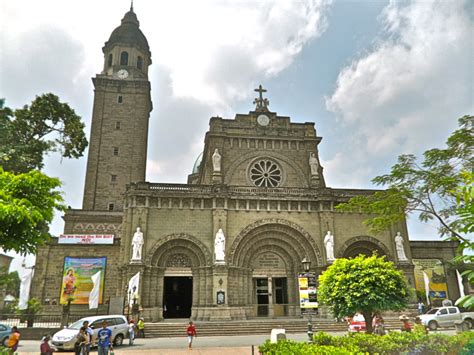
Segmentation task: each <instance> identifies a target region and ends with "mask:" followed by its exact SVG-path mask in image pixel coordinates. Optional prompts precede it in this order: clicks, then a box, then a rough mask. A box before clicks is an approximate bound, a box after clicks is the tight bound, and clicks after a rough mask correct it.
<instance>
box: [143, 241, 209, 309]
mask: <svg viewBox="0 0 474 355" xmlns="http://www.w3.org/2000/svg"><path fill="white" fill-rule="evenodd" d="M210 260H211V254H210V253H209V251H208V250H207V248H206V247H205V246H204V245H203V244H202V243H201V242H200V241H199V240H198V239H197V238H195V237H193V236H190V235H187V234H173V235H169V236H167V237H164V238H161V239H160V240H159V241H158V242H157V243H156V244H155V245H154V246H153V248H152V249H151V251H150V253H149V254H148V258H147V263H148V264H149V265H152V267H153V268H154V269H156V270H157V272H156V273H155V274H154V275H152V276H151V277H150V280H149V281H150V283H151V284H153V283H155V284H156V285H157V287H156V294H155V295H154V296H153V298H154V302H153V304H152V306H154V307H156V308H158V309H159V313H160V314H159V318H190V317H193V312H194V308H195V307H196V306H197V305H199V304H200V303H202V299H203V298H204V297H205V295H204V292H203V287H202V285H205V282H206V280H205V277H204V276H203V274H202V272H200V271H201V269H202V268H204V267H205V266H206V265H209V263H210Z"/></svg>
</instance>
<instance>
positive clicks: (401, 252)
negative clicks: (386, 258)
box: [395, 232, 408, 261]
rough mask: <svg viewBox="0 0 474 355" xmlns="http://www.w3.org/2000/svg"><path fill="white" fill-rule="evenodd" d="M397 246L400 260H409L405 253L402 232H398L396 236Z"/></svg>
mask: <svg viewBox="0 0 474 355" xmlns="http://www.w3.org/2000/svg"><path fill="white" fill-rule="evenodd" d="M395 248H396V249H397V257H398V260H400V261H407V260H408V258H407V256H406V255H405V249H404V248H403V237H402V236H401V235H400V232H397V235H396V236H395Z"/></svg>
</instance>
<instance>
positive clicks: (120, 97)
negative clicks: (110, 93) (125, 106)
mask: <svg viewBox="0 0 474 355" xmlns="http://www.w3.org/2000/svg"><path fill="white" fill-rule="evenodd" d="M117 102H118V103H119V104H121V103H122V102H123V96H122V95H119V96H117Z"/></svg>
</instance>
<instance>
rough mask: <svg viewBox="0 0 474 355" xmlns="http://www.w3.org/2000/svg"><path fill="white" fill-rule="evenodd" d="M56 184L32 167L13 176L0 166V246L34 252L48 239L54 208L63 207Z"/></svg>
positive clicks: (57, 183) (52, 179) (57, 184)
mask: <svg viewBox="0 0 474 355" xmlns="http://www.w3.org/2000/svg"><path fill="white" fill-rule="evenodd" d="M60 186H61V183H60V181H59V180H58V179H56V178H51V177H48V176H46V175H44V174H42V173H41V172H39V171H36V170H32V171H30V172H28V173H25V174H17V175H16V174H14V173H10V172H6V171H3V170H2V169H1V168H0V247H2V248H3V249H4V250H14V251H16V252H18V253H22V254H24V253H34V252H35V251H36V248H37V247H38V246H39V245H42V244H44V243H45V242H46V241H47V240H48V239H49V237H50V235H49V233H48V224H49V223H50V222H51V221H52V219H53V216H54V211H55V210H58V211H61V210H64V208H65V206H64V205H63V199H62V194H61V192H60V191H58V190H57V189H58V188H59V187H60Z"/></svg>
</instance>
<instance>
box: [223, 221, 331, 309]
mask: <svg viewBox="0 0 474 355" xmlns="http://www.w3.org/2000/svg"><path fill="white" fill-rule="evenodd" d="M229 254H230V255H229V263H230V265H231V266H232V270H233V273H234V275H233V277H235V278H236V279H237V282H236V284H237V285H243V287H240V289H237V288H236V289H234V290H230V291H229V293H230V292H231V291H232V292H233V293H236V294H239V296H238V297H237V298H236V299H233V300H232V301H233V302H235V304H239V303H240V304H244V305H247V309H246V313H247V317H256V316H264V317H266V316H269V317H274V316H288V315H296V314H298V311H299V298H298V289H297V274H298V272H299V271H301V260H302V259H303V258H305V257H307V258H309V259H310V260H312V262H313V266H314V267H317V266H320V265H321V260H322V258H321V254H320V252H319V249H318V247H317V246H316V244H315V243H314V241H313V240H312V238H311V237H310V235H309V234H308V233H306V232H305V231H304V230H303V229H302V228H301V227H299V226H297V225H296V224H293V223H291V222H288V221H285V220H274V219H269V220H261V221H258V222H256V223H254V224H252V225H250V226H248V227H247V228H245V229H244V230H243V231H242V232H241V233H240V234H239V235H238V236H237V237H236V239H235V240H234V242H233V244H232V247H231V249H230V253H229Z"/></svg>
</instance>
